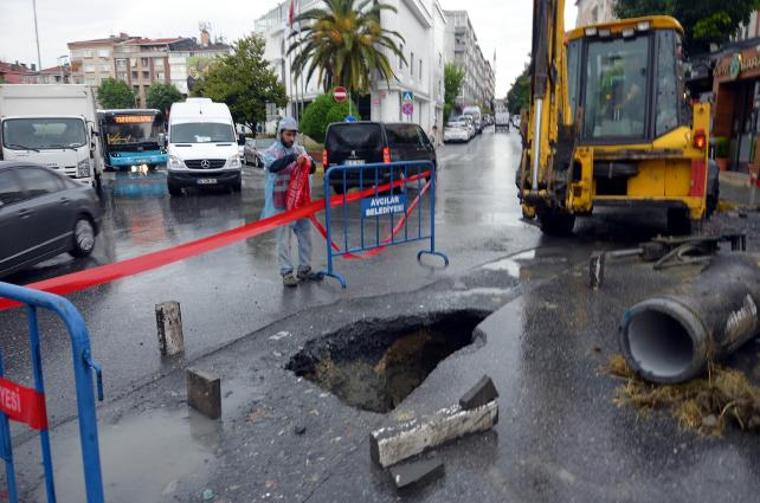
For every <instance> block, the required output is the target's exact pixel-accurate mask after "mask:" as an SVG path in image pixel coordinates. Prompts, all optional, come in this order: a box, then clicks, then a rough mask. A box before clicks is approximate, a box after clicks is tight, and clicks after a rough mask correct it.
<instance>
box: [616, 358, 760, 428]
mask: <svg viewBox="0 0 760 503" xmlns="http://www.w3.org/2000/svg"><path fill="white" fill-rule="evenodd" d="M604 370H605V372H606V373H608V374H610V375H612V376H614V377H617V378H619V379H623V380H624V381H625V383H624V384H622V385H621V386H620V387H619V388H618V389H617V391H616V393H615V399H614V402H615V404H616V405H618V406H619V407H623V406H633V407H635V408H636V409H637V410H638V411H639V413H641V414H644V415H646V414H649V413H651V412H653V411H656V410H667V411H669V412H670V414H671V415H672V416H673V417H674V418H675V419H676V420H677V421H678V424H679V425H680V426H681V427H682V428H685V429H688V430H691V431H695V432H698V433H699V434H701V435H705V436H720V435H721V434H722V433H723V431H724V430H725V428H726V427H727V426H728V425H729V424H732V425H734V426H736V427H738V428H739V429H741V430H743V431H760V388H758V387H757V386H754V385H752V384H751V383H750V382H749V380H747V377H746V376H745V375H744V374H743V373H741V372H739V371H737V370H733V369H727V368H724V367H720V366H717V365H713V364H710V365H709V367H708V373H707V376H705V377H701V378H698V379H694V380H692V381H689V382H687V383H682V384H653V383H649V382H647V381H644V380H643V379H641V378H640V377H639V376H638V375H637V374H636V373H635V372H634V371H633V369H632V368H631V367H630V366H629V365H628V362H626V360H625V358H624V357H623V356H622V355H613V356H612V357H611V358H610V360H609V362H608V363H607V365H606V367H605V369H604Z"/></svg>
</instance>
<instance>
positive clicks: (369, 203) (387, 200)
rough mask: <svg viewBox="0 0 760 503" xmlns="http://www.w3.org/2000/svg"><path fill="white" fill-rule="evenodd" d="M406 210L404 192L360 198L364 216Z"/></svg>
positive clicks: (376, 215) (369, 216)
mask: <svg viewBox="0 0 760 503" xmlns="http://www.w3.org/2000/svg"><path fill="white" fill-rule="evenodd" d="M405 211H406V194H393V195H391V196H378V197H367V198H364V199H362V213H363V214H364V218H372V217H379V216H382V215H390V214H392V213H393V214H395V213H404V212H405Z"/></svg>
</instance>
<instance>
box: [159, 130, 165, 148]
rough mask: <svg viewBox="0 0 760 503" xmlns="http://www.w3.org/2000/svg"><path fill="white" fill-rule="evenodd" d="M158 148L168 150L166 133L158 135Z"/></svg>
mask: <svg viewBox="0 0 760 503" xmlns="http://www.w3.org/2000/svg"><path fill="white" fill-rule="evenodd" d="M158 146H159V147H161V148H166V135H165V134H164V133H158Z"/></svg>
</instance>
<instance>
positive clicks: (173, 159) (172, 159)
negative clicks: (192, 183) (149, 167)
mask: <svg viewBox="0 0 760 503" xmlns="http://www.w3.org/2000/svg"><path fill="white" fill-rule="evenodd" d="M166 167H167V168H168V169H182V168H184V167H185V163H184V161H183V160H182V159H180V158H179V157H177V156H176V155H170V156H169V160H168V161H167V163H166Z"/></svg>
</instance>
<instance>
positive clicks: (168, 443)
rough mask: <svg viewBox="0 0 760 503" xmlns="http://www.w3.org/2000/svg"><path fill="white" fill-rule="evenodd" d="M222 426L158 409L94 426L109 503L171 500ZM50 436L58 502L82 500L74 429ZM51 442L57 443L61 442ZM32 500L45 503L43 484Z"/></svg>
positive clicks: (208, 454)
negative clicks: (110, 502)
mask: <svg viewBox="0 0 760 503" xmlns="http://www.w3.org/2000/svg"><path fill="white" fill-rule="evenodd" d="M221 427H222V426H221V423H220V422H218V421H210V420H208V419H206V418H205V417H203V416H201V415H199V414H198V413H196V412H194V411H191V410H189V409H185V408H180V409H178V410H175V411H167V410H159V411H155V412H147V413H144V414H142V415H138V416H130V417H129V418H127V419H124V420H121V421H119V422H117V423H114V424H108V423H101V424H100V425H99V432H98V433H99V442H100V458H101V466H102V473H103V489H104V491H105V493H106V495H107V499H108V500H109V501H156V500H158V499H161V495H164V496H165V497H166V496H168V497H171V493H172V492H173V491H174V490H175V489H176V487H177V481H178V480H180V479H183V478H185V477H187V476H188V475H189V474H192V473H195V472H197V471H198V470H200V469H202V468H203V466H204V464H206V463H207V462H208V461H210V460H211V459H213V458H214V452H215V451H216V449H217V448H218V446H219V442H220V435H221ZM67 430H69V431H68V432H67V433H64V434H61V433H60V432H59V433H58V434H57V435H55V436H53V437H52V438H53V465H54V471H55V484H56V496H57V498H58V501H65V502H69V501H71V502H74V501H86V500H87V498H86V496H85V490H84V474H83V472H82V455H81V449H80V447H79V435H78V425H77V423H76V422H73V423H71V425H68V426H67ZM61 438H63V440H59V441H56V439H61ZM34 501H45V488H44V485H40V486H39V487H37V489H36V491H35V492H34Z"/></svg>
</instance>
